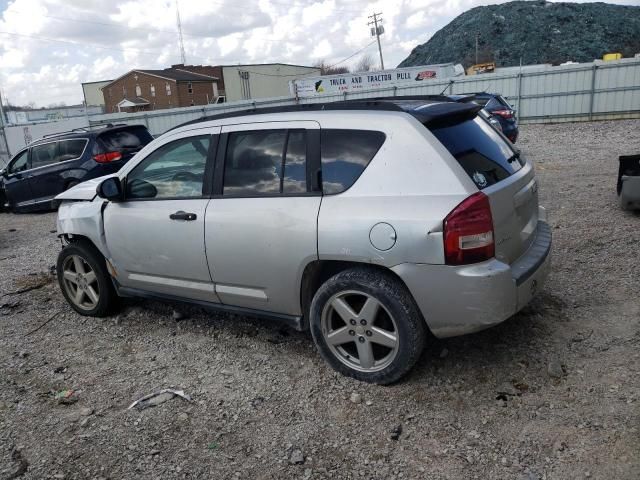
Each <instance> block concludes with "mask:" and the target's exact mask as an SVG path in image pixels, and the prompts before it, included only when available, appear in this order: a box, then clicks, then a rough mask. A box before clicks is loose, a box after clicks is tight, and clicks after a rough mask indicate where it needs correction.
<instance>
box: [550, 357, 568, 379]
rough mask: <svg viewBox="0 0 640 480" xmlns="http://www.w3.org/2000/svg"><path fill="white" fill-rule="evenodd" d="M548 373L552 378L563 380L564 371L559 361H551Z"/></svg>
mask: <svg viewBox="0 0 640 480" xmlns="http://www.w3.org/2000/svg"><path fill="white" fill-rule="evenodd" d="M547 373H548V374H549V376H550V377H551V378H562V376H563V375H564V370H563V369H562V364H561V363H560V361H559V360H557V359H552V360H550V361H549V365H547Z"/></svg>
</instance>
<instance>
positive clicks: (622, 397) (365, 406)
mask: <svg viewBox="0 0 640 480" xmlns="http://www.w3.org/2000/svg"><path fill="white" fill-rule="evenodd" d="M519 145H520V146H521V147H522V148H523V149H524V152H525V153H526V154H527V155H528V156H529V157H530V158H531V159H533V160H534V161H535V163H536V168H537V171H538V178H539V180H540V192H541V199H542V203H543V204H544V205H545V206H546V207H547V209H548V212H549V218H550V222H551V224H552V227H553V232H554V254H553V267H552V273H551V276H550V278H549V281H548V283H547V285H546V286H545V288H544V290H543V291H542V292H541V293H540V295H539V296H538V297H537V298H536V299H535V300H534V301H533V302H532V304H531V305H530V306H528V307H527V308H526V309H525V310H524V311H523V312H521V313H520V314H518V315H516V316H515V317H514V318H512V319H510V320H509V321H507V322H505V323H503V324H501V325H499V326H498V327H495V328H493V329H490V330H487V331H485V332H481V333H479V334H475V335H469V336H466V337H460V338H454V339H448V340H444V341H436V340H430V341H429V344H428V346H427V349H426V351H425V353H424V355H423V357H422V358H421V360H420V362H419V364H418V365H417V366H416V368H415V369H414V371H413V372H412V374H411V375H409V377H408V378H407V379H406V380H405V381H403V382H401V383H400V384H397V385H394V386H391V387H380V386H374V385H367V384H362V383H359V382H356V381H354V380H351V379H348V378H344V377H341V376H339V375H337V374H335V373H334V372H333V371H332V370H330V369H329V368H328V367H327V366H326V365H325V364H324V363H323V362H322V360H321V359H320V358H319V355H318V354H317V353H316V351H315V349H314V347H313V344H312V341H311V339H310V337H309V336H308V335H306V334H302V333H298V332H294V331H290V330H284V329H281V328H280V327H278V326H275V325H273V324H264V323H262V322H260V321H258V320H255V319H250V318H242V317H237V316H229V315H218V316H217V315H213V314H210V313H205V312H202V311H201V310H198V309H189V308H182V309H181V310H180V311H181V312H182V313H184V314H185V318H183V319H179V320H176V319H175V317H174V310H173V308H172V307H171V306H170V305H165V304H160V303H154V302H146V301H140V302H131V303H128V304H127V305H126V307H125V308H124V310H123V312H122V313H121V314H120V315H118V316H115V317H111V318H106V319H94V318H83V317H80V316H78V315H77V314H75V313H74V312H73V311H72V310H71V308H70V307H68V306H67V305H66V304H65V303H64V301H63V299H62V295H61V294H60V293H59V290H58V286H57V284H56V283H55V279H54V277H53V276H52V275H51V274H50V267H51V266H52V265H53V264H54V262H55V258H56V255H57V252H58V251H59V243H58V241H57V239H56V236H55V234H54V233H53V232H52V230H53V229H54V228H55V225H54V224H55V214H41V215H10V214H0V271H1V273H2V275H0V292H2V294H3V296H2V297H0V305H2V306H1V307H0V338H1V339H2V340H1V342H0V479H7V478H17V477H20V478H25V479H41V478H58V479H60V478H67V479H71V478H112V479H129V478H153V479H156V478H214V479H226V478H256V479H269V478H304V479H311V478H313V479H320V478H332V479H333V478H336V479H337V478H354V479H355V478H358V479H360V478H363V479H369V478H373V479H392V478H396V479H399V478H408V479H413V478H429V479H445V478H446V479H471V478H476V479H517V480H520V479H522V480H525V479H526V480H533V479H573V478H594V479H601V478H602V479H637V478H640V430H639V429H640V422H639V420H640V382H639V380H638V378H639V376H638V374H639V373H640V349H639V347H640V322H639V318H640V300H639V299H638V289H637V279H638V272H640V257H639V256H638V254H637V248H638V245H640V228H638V225H639V224H640V216H639V215H637V214H632V213H628V212H624V211H621V210H620V209H619V207H618V205H617V203H616V197H615V193H614V187H615V177H616V172H617V157H618V155H620V154H630V153H637V152H640V121H638V120H629V121H617V122H597V123H580V124H562V125H529V126H524V127H523V128H522V136H521V141H520V143H519ZM28 289H31V290H28ZM20 290H28V291H25V292H24V293H15V294H10V292H16V291H20ZM8 293H9V294H8ZM55 313H58V314H57V316H55V317H53V319H51V317H52V315H53V314H55ZM48 319H51V320H50V322H49V323H47V324H46V325H44V326H43V327H42V328H40V329H39V330H36V328H37V327H39V326H40V325H42V324H43V323H44V322H45V321H46V320H48ZM168 387H175V388H178V389H184V391H185V392H186V393H187V394H188V395H190V396H191V397H192V399H193V401H192V402H188V401H187V400H184V399H182V398H179V397H175V398H172V399H169V400H167V401H165V402H164V403H162V404H160V405H158V406H156V407H155V408H147V409H145V410H137V409H132V410H127V406H128V405H129V404H130V403H131V402H132V401H133V400H135V399H137V398H139V397H141V396H143V395H145V394H148V393H151V392H154V391H157V390H159V389H162V388H168ZM66 389H70V390H73V394H72V395H71V397H69V398H67V399H60V398H56V393H58V392H61V391H64V390H66Z"/></svg>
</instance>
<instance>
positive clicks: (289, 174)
mask: <svg viewBox="0 0 640 480" xmlns="http://www.w3.org/2000/svg"><path fill="white" fill-rule="evenodd" d="M306 171H307V147H306V134H305V131H304V130H254V131H246V132H234V133H230V134H229V140H228V143H227V152H226V155H225V168H224V185H223V195H233V196H244V195H246V196H255V195H278V194H299V193H305V192H306V191H307V174H306Z"/></svg>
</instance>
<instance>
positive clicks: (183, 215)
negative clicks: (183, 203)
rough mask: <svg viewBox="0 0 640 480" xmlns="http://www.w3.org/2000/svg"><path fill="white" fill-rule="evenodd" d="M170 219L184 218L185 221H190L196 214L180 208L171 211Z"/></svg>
mask: <svg viewBox="0 0 640 480" xmlns="http://www.w3.org/2000/svg"><path fill="white" fill-rule="evenodd" d="M169 218H170V219H171V220H186V221H187V222H192V221H193V220H195V219H197V218H198V216H197V215H196V214H195V213H187V212H183V211H182V210H179V211H177V212H176V213H172V214H171V215H169Z"/></svg>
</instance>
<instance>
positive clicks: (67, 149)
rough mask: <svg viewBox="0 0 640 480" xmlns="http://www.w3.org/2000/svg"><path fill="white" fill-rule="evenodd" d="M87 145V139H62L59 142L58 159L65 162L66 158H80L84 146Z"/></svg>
mask: <svg viewBox="0 0 640 480" xmlns="http://www.w3.org/2000/svg"><path fill="white" fill-rule="evenodd" d="M86 145H87V140H85V139H77V140H60V141H59V142H58V157H57V158H56V161H58V162H64V161H66V160H73V159H74V158H79V157H81V156H82V152H84V147H85V146H86Z"/></svg>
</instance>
